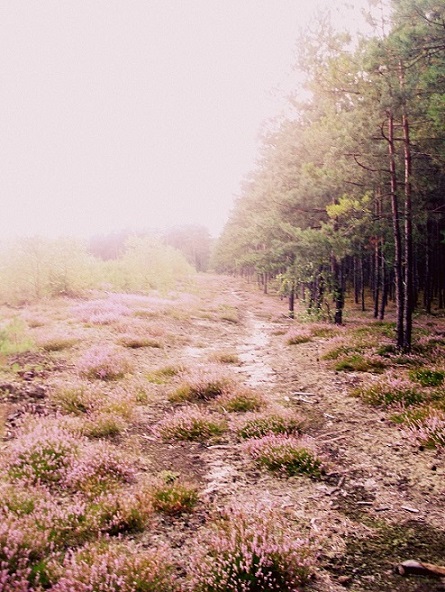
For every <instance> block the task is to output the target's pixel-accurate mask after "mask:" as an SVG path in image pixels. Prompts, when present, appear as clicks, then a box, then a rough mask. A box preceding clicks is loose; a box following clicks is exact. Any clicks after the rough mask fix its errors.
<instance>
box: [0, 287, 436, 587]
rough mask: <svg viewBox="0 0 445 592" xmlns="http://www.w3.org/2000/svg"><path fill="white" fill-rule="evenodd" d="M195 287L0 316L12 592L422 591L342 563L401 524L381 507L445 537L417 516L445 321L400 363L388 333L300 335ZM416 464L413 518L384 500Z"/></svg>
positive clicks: (356, 330) (431, 459) (269, 299)
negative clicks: (399, 474) (399, 475)
mask: <svg viewBox="0 0 445 592" xmlns="http://www.w3.org/2000/svg"><path fill="white" fill-rule="evenodd" d="M199 281H200V282H201V287H200V293H201V295H200V296H198V295H197V294H198V290H196V289H194V288H189V290H190V291H189V292H182V293H179V292H178V293H175V292H171V293H169V294H161V293H153V292H152V293H150V294H142V293H138V294H130V293H119V294H113V293H110V292H98V291H97V290H96V291H92V292H90V293H89V294H87V293H83V295H82V299H78V298H73V297H65V298H60V297H58V298H54V299H53V300H46V301H42V302H40V303H32V304H27V305H23V306H21V307H18V308H15V309H11V308H9V307H5V308H3V309H2V321H1V326H0V422H1V423H0V428H1V437H2V445H3V455H2V460H1V464H0V498H1V500H2V504H1V507H0V590H4V591H5V592H6V591H9V590H11V591H20V592H43V590H50V591H52V592H68V591H74V592H77V591H78V592H84V591H85V590H91V591H92V592H96V591H97V592H99V591H100V590H115V589H116V590H117V589H119V590H121V591H123V592H151V591H153V592H154V591H155V590H156V592H164V591H165V592H167V591H168V592H223V591H226V592H227V591H229V592H230V591H233V592H239V591H245V592H259V591H262V590H264V591H266V590H268V591H269V590H272V591H276V592H278V591H280V592H281V591H282V592H296V591H300V590H302V589H304V588H307V589H308V590H311V589H314V590H317V592H338V591H339V590H341V589H343V583H347V584H350V583H352V588H351V589H353V590H354V591H357V592H362V591H367V590H371V589H372V590H384V591H387V592H389V590H394V589H400V590H403V591H404V592H405V591H406V592H411V591H412V590H414V589H415V588H414V587H410V585H408V584H407V586H406V587H403V586H402V587H400V586H399V584H400V582H399V581H395V580H394V578H395V576H388V565H386V564H385V565H383V564H382V566H381V567H378V568H377V572H376V575H375V576H374V577H375V578H376V579H374V580H373V581H372V582H370V581H368V580H366V577H365V575H366V574H367V572H366V570H365V569H364V567H363V565H364V564H366V565H368V564H367V563H366V562H367V561H368V562H369V561H370V560H369V558H368V559H363V558H362V557H361V556H360V563H359V560H358V559H354V555H353V553H352V552H351V553H350V554H348V553H349V551H348V549H350V548H353V547H354V544H355V545H356V546H357V544H358V543H357V541H361V542H362V544H363V545H365V542H366V541H368V542H369V541H371V540H373V541H374V540H383V535H382V534H381V533H382V532H383V530H384V529H388V528H390V527H391V528H392V527H393V525H394V523H395V522H397V521H400V520H403V518H401V514H400V512H402V513H403V512H406V510H403V509H402V510H400V511H399V510H398V511H397V512H395V513H393V514H391V516H389V517H388V518H387V517H386V516H385V515H384V514H383V513H382V514H379V515H378V516H377V517H376V515H375V514H373V513H372V510H373V508H374V505H376V504H377V501H375V500H378V496H379V495H380V496H382V502H381V504H380V506H379V507H378V509H379V510H380V509H381V508H382V507H386V506H385V503H387V501H388V499H389V500H392V501H393V502H394V500H395V499H397V500H399V505H400V506H406V507H411V505H412V506H413V508H412V509H413V510H416V511H418V512H422V514H421V516H422V520H424V522H422V524H424V525H425V524H427V525H428V524H429V522H428V521H429V520H431V528H433V526H434V527H435V528H439V527H440V525H438V524H437V523H435V522H434V519H433V518H434V516H436V514H434V512H433V513H432V514H433V515H432V516H431V517H430V516H429V514H428V513H427V512H426V510H425V509H422V507H421V505H422V503H425V504H426V505H428V507H429V508H431V507H433V508H434V499H435V498H433V497H431V499H429V498H428V491H430V490H429V489H428V487H431V488H433V489H434V487H436V489H434V491H435V494H434V495H437V496H440V495H441V493H440V491H439V490H438V489H437V486H436V485H434V484H431V483H430V482H429V481H428V480H427V477H426V476H425V475H426V474H427V473H428V471H429V473H428V475H430V474H434V475H436V474H439V475H441V474H442V473H441V471H444V470H445V468H444V465H443V454H444V452H445V389H444V377H445V367H444V365H443V363H442V362H441V360H443V359H444V355H443V354H444V353H445V352H444V350H445V343H444V341H443V338H442V335H443V331H444V326H443V319H440V318H438V319H436V320H435V322H434V325H427V324H426V322H424V321H423V320H422V319H420V320H419V322H418V327H417V329H416V330H417V333H416V337H415V343H414V353H413V354H412V355H410V356H404V357H401V356H400V355H399V354H398V352H396V351H394V350H393V349H392V348H391V339H392V332H393V324H392V323H391V322H388V323H368V322H365V321H363V320H362V318H361V317H360V315H359V314H357V318H356V319H351V320H349V321H348V325H347V326H345V327H332V326H330V325H329V324H324V323H320V322H318V321H317V322H314V323H310V322H306V323H304V324H303V323H302V322H301V321H299V320H298V319H297V320H295V321H291V320H289V319H286V318H285V316H284V314H283V313H284V312H285V311H283V307H284V304H283V303H282V302H281V301H280V300H279V298H277V297H274V296H263V295H260V294H258V293H257V292H253V291H251V289H250V288H249V286H246V285H244V286H243V290H245V291H244V292H242V291H241V289H240V287H239V284H238V283H237V282H236V281H235V280H230V279H229V278H228V279H227V282H225V285H226V288H225V290H224V291H221V287H220V281H219V280H218V279H216V280H215V279H214V278H212V277H207V278H201V279H200V280H199ZM206 305H207V308H206ZM206 311H207V313H208V314H207V313H206ZM253 316H254V318H255V319H259V320H258V323H260V327H261V329H260V331H261V335H260V337H261V339H260V340H259V341H257V337H258V335H256V334H255V332H254V330H253V329H252V327H253V325H252V324H251V319H252V317H253ZM428 323H431V320H428ZM255 326H256V325H255ZM265 336H267V339H265ZM152 340H153V341H152ZM154 342H156V344H157V345H155V344H154ZM266 343H267V345H265V344H266ZM335 405H336V407H334V408H331V407H332V406H335ZM358 413H359V414H360V417H361V419H360V422H358V420H357V416H356V414H358ZM363 418H366V422H367V423H363V422H364V421H365V419H363ZM351 426H353V427H352V428H351ZM370 434H371V435H372V437H373V444H372V447H370V446H369V444H368V440H367V438H369V437H370ZM389 438H396V439H397V446H398V448H397V450H399V449H400V450H402V451H403V452H402V453H401V454H402V455H403V456H399V457H397V458H396V459H393V462H394V463H395V464H394V467H393V466H392V465H383V464H382V463H384V462H389V461H387V460H385V459H386V457H385V455H388V454H391V453H392V441H391V442H389V443H390V444H391V447H388V446H386V440H387V439H389ZM350 451H352V452H350ZM414 454H416V455H417V456H416V459H417V460H416V463H417V464H418V466H419V467H420V468H419V471H423V472H421V479H420V482H421V483H422V485H421V487H420V486H419V487H420V488H419V490H417V489H416V487H417V483H413V484H412V488H411V490H410V491H411V493H410V495H411V496H412V499H411V500H410V503H408V502H407V501H406V500H405V497H404V496H405V495H406V494H405V493H403V492H402V493H401V490H399V489H397V488H395V489H394V488H393V485H392V483H393V482H392V481H391V482H389V481H387V482H386V481H385V485H384V486H382V487H381V488H380V489H379V490H378V491H377V490H374V489H373V488H374V487H377V486H375V485H374V481H377V480H379V479H382V480H384V479H386V475H390V474H391V471H393V470H394V471H397V468H395V467H397V464H396V463H400V462H402V463H406V465H404V466H403V468H404V469H406V467H408V466H410V463H411V462H412V458H413V455H414ZM428 455H429V456H428ZM357 458H359V459H360V462H361V463H362V464H360V465H358V464H357V463H358V461H357ZM424 459H426V460H424ZM354 463H356V464H354ZM368 465H369V466H368ZM377 465H378V466H379V469H378V470H379V471H380V473H378V472H377V473H375V472H373V473H371V474H368V476H367V478H366V479H365V477H364V476H363V475H365V473H366V471H368V470H369V471H371V470H372V471H375V470H377V469H375V467H376V466H377ZM429 466H433V467H434V471H432V470H431V469H428V467H429ZM369 467H370V468H369ZM427 469H428V470H427ZM385 471H386V473H385ZM428 478H429V477H428ZM360 479H361V480H360ZM388 479H389V477H388ZM422 479H423V481H422ZM373 480H374V481H373ZM397 483H398V482H397ZM423 483H425V484H423ZM387 488H393V489H391V495H390V496H389V497H386V498H385V497H384V496H385V495H386V491H387ZM422 488H423V489H422ZM442 495H443V491H442ZM373 496H374V497H373ZM415 496H417V497H415ZM422 500H424V502H423V501H422ZM388 503H389V502H388ZM414 504H417V506H418V507H415V506H414ZM425 507H426V506H425ZM419 508H420V509H419ZM366 512H368V513H366ZM382 512H383V510H382ZM442 517H443V516H442ZM425 521H426V522H425ZM436 522H440V520H439V519H438V521H436ZM425 548H426V551H425V552H424V553H423V555H422V557H420V558H421V559H424V560H428V559H432V560H436V561H437V560H438V559H437V557H436V556H429V555H428V549H430V553H431V554H433V549H432V547H425ZM386 555H388V553H386ZM357 557H358V555H357ZM339 566H340V567H339ZM342 569H343V572H342V571H341V570H342ZM366 569H367V568H366ZM339 570H340V571H339ZM354 570H355V571H354ZM379 570H380V571H379ZM391 573H392V572H391ZM339 574H340V575H339ZM342 576H343V577H344V578H346V579H344V580H343V583H342V581H341V577H342ZM362 576H363V577H362ZM348 578H350V579H348ZM385 578H386V580H385ZM385 582H386V583H385ZM370 586H371V587H370ZM372 586H373V587H372ZM385 586H386V587H385ZM432 586H434V584H432ZM430 589H431V590H433V591H434V592H436V590H438V588H434V587H431V588H430Z"/></svg>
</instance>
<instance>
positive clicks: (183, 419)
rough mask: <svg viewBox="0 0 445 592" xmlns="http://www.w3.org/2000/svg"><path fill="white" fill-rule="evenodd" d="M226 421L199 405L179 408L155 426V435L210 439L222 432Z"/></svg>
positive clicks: (186, 438)
mask: <svg viewBox="0 0 445 592" xmlns="http://www.w3.org/2000/svg"><path fill="white" fill-rule="evenodd" d="M225 427H226V425H225V422H224V421H222V420H221V419H219V418H218V417H216V416H215V415H213V414H211V413H209V412H208V411H206V410H201V409H200V408H198V407H188V408H186V409H179V410H178V411H176V412H175V413H173V414H169V415H167V416H166V417H165V418H164V419H162V420H161V421H160V422H159V423H158V424H157V425H156V426H155V427H154V428H153V432H154V434H155V435H157V436H159V437H160V438H163V439H164V440H198V441H203V440H208V439H209V438H211V437H212V436H217V435H219V434H221V433H222V432H223V431H224V429H225Z"/></svg>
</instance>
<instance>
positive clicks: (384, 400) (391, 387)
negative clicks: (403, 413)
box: [351, 379, 428, 407]
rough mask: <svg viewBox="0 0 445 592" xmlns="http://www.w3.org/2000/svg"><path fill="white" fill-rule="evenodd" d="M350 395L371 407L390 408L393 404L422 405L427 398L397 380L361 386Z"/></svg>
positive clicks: (414, 388) (404, 382)
mask: <svg viewBox="0 0 445 592" xmlns="http://www.w3.org/2000/svg"><path fill="white" fill-rule="evenodd" d="M351 394H352V396H354V397H359V398H360V399H362V401H364V402H365V403H368V405H372V406H373V407H390V406H392V405H394V404H403V405H404V406H406V407H409V406H412V405H419V404H420V403H424V402H425V401H426V400H427V398H428V397H427V395H425V393H423V392H422V391H420V390H418V389H417V388H416V387H415V386H414V385H411V384H410V383H408V382H406V381H403V380H399V379H393V380H386V381H383V382H376V383H374V384H372V385H371V386H361V387H358V388H357V389H355V390H353V391H352V393H351Z"/></svg>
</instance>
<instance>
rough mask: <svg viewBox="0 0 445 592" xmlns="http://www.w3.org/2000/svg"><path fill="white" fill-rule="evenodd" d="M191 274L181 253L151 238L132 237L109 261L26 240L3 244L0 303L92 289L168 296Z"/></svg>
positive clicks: (67, 246) (73, 246) (71, 244)
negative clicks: (158, 291) (177, 283)
mask: <svg viewBox="0 0 445 592" xmlns="http://www.w3.org/2000/svg"><path fill="white" fill-rule="evenodd" d="M193 273H194V268H193V267H192V266H191V265H190V263H188V261H187V260H186V258H185V256H184V255H183V254H182V253H181V252H180V251H178V250H177V249H175V248H173V247H172V246H170V245H167V244H165V243H163V242H162V241H160V240H159V239H156V238H154V237H151V236H128V237H127V238H126V240H125V241H124V243H123V245H122V248H121V249H119V251H118V252H117V251H116V252H115V256H114V257H110V258H108V259H105V258H101V257H99V256H97V254H96V253H93V250H92V249H91V250H90V249H89V248H88V245H87V244H86V243H85V242H81V241H77V240H74V239H66V238H61V239H55V240H50V239H44V238H41V237H34V238H23V239H19V240H16V241H13V242H9V243H3V244H2V245H0V302H2V303H7V304H13V305H16V304H21V303H27V302H33V301H35V300H39V299H41V298H47V297H53V296H60V295H68V296H77V295H81V294H82V293H84V291H85V290H89V289H106V290H121V291H149V290H160V291H166V290H169V289H171V288H174V287H175V285H176V282H177V281H178V280H183V279H186V278H188V277H190V276H191V275H192V274H193Z"/></svg>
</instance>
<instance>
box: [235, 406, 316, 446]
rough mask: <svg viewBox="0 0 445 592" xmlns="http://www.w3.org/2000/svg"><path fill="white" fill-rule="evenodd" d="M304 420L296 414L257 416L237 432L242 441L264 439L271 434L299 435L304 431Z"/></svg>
mask: <svg viewBox="0 0 445 592" xmlns="http://www.w3.org/2000/svg"><path fill="white" fill-rule="evenodd" d="M303 428H304V420H303V419H302V418H301V417H299V416H298V415H296V414H294V413H292V414H291V413H285V412H282V413H271V414H264V415H257V416H255V417H253V418H252V419H249V420H248V421H246V422H245V423H244V424H243V425H241V427H240V428H238V430H237V435H238V437H239V438H241V439H242V440H246V439H248V438H262V437H263V436H267V435H270V434H287V435H290V434H298V433H301V432H302V431H303Z"/></svg>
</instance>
